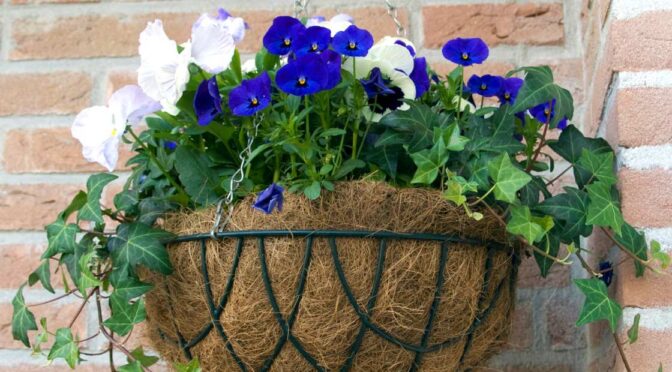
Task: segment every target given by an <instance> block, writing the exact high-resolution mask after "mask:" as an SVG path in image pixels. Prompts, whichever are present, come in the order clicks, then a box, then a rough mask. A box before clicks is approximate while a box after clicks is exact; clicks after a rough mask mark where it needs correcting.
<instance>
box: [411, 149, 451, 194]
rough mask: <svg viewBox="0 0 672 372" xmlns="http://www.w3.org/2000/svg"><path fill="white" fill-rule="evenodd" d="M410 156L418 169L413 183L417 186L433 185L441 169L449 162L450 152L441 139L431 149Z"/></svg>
mask: <svg viewBox="0 0 672 372" xmlns="http://www.w3.org/2000/svg"><path fill="white" fill-rule="evenodd" d="M410 155H411V159H413V162H414V163H415V165H416V167H417V169H416V170H415V174H414V175H413V179H412V180H411V183H416V184H418V183H419V184H423V185H431V184H432V182H434V180H436V177H437V176H438V175H439V169H440V168H441V167H442V166H443V165H444V164H446V162H447V161H448V152H447V151H446V146H445V144H444V143H443V139H439V141H438V142H437V143H436V144H435V145H434V146H432V148H431V149H425V150H422V151H418V152H416V153H413V154H410Z"/></svg>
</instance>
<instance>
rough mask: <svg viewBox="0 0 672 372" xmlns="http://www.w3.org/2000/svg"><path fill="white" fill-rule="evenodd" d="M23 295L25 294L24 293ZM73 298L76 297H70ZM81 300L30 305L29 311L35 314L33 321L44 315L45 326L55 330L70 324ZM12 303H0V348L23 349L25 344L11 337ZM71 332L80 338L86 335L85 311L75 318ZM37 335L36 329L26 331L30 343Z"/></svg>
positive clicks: (51, 338)
mask: <svg viewBox="0 0 672 372" xmlns="http://www.w3.org/2000/svg"><path fill="white" fill-rule="evenodd" d="M24 297H25V295H24ZM72 298H73V299H77V298H75V297H72ZM26 303H27V304H28V305H30V304H31V302H30V301H29V300H26ZM80 305H81V302H79V301H74V302H72V303H67V304H63V303H62V302H61V303H59V302H58V301H56V302H53V303H50V304H45V305H40V306H30V311H32V312H33V313H34V315H35V321H36V322H37V323H38V327H39V326H40V325H39V322H40V319H41V318H43V317H45V318H47V328H48V329H49V331H51V332H55V330H56V329H58V328H62V327H67V326H68V325H69V324H70V321H72V319H73V318H74V317H75V314H76V313H77V310H79V306H80ZM12 312H13V310H12V305H11V304H1V305H0V348H3V349H23V348H25V346H24V345H23V344H22V343H21V342H20V341H14V339H13V338H12V326H11V324H12ZM73 334H74V335H77V336H79V337H80V338H85V337H86V313H85V312H82V314H81V315H80V316H79V317H78V318H77V321H76V322H75V325H74V327H73ZM36 335H37V332H36V331H30V332H28V337H29V339H30V342H31V343H32V342H33V340H34V339H35V336H36ZM49 339H50V340H51V342H53V337H49Z"/></svg>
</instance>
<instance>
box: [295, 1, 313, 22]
mask: <svg viewBox="0 0 672 372" xmlns="http://www.w3.org/2000/svg"><path fill="white" fill-rule="evenodd" d="M308 4H310V0H294V18H299V16H302V15H303V16H305V15H306V10H307V9H308Z"/></svg>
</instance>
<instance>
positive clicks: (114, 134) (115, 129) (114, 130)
mask: <svg viewBox="0 0 672 372" xmlns="http://www.w3.org/2000/svg"><path fill="white" fill-rule="evenodd" d="M117 133H118V132H117V128H114V129H112V137H116V136H117Z"/></svg>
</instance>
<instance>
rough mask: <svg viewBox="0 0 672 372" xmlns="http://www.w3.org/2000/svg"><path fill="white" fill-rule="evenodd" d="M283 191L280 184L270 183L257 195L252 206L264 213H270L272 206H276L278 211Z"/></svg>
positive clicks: (280, 206)
mask: <svg viewBox="0 0 672 372" xmlns="http://www.w3.org/2000/svg"><path fill="white" fill-rule="evenodd" d="M283 191H285V189H283V188H282V186H280V185H278V184H275V183H272V184H271V185H270V186H268V187H267V188H266V189H265V190H264V191H262V192H260V193H259V194H258V195H257V200H256V201H255V202H254V204H252V206H253V207H254V208H255V209H258V210H260V211H262V212H264V213H266V214H271V212H273V208H276V207H277V208H278V211H282V192H283Z"/></svg>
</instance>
